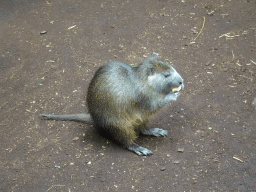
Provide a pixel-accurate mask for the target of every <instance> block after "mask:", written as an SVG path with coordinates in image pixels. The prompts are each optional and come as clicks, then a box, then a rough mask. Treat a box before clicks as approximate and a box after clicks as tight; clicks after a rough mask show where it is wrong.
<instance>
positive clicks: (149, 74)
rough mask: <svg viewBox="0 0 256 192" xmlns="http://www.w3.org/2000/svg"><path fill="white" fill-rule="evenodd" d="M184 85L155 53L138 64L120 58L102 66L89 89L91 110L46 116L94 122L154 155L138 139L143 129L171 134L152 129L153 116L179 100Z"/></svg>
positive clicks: (120, 140) (138, 151)
mask: <svg viewBox="0 0 256 192" xmlns="http://www.w3.org/2000/svg"><path fill="white" fill-rule="evenodd" d="M182 89H184V83H183V79H182V77H181V76H180V75H179V74H178V73H177V71H176V70H175V69H174V68H173V67H172V66H171V65H170V64H169V63H168V62H166V61H162V60H160V58H159V56H158V54H157V53H153V54H152V56H149V57H148V58H146V59H145V60H144V61H143V62H141V63H140V64H139V65H138V66H136V67H131V66H129V65H127V64H124V63H121V62H118V61H114V62H109V63H108V64H106V65H105V66H102V67H100V68H99V69H98V70H97V71H96V73H95V75H94V77H93V79H92V80H91V82H90V84H89V88H88V92H87V98H86V102H87V107H88V111H89V114H74V115H46V114H42V116H44V117H47V118H49V119H55V120H74V121H82V122H87V123H90V124H93V125H94V126H95V127H96V128H98V130H100V131H103V132H104V133H106V134H108V135H109V136H110V137H111V138H112V140H114V141H115V142H117V143H118V144H120V145H121V146H123V147H125V148H126V149H128V150H130V151H132V152H135V153H136V154H137V155H152V154H153V153H152V152H151V151H150V150H148V149H147V148H145V147H142V146H139V145H138V144H136V143H135V140H136V139H137V136H138V134H139V133H141V134H145V135H153V136H167V135H168V131H167V130H163V129H160V128H151V129H148V124H149V118H150V116H152V115H153V114H154V113H156V112H157V111H158V110H159V109H160V108H162V107H163V106H164V105H166V104H168V103H170V102H171V101H175V100H176V99H177V98H178V97H179V95H180V92H179V90H182Z"/></svg>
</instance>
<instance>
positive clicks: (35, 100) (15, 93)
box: [0, 0, 256, 192]
mask: <svg viewBox="0 0 256 192" xmlns="http://www.w3.org/2000/svg"><path fill="white" fill-rule="evenodd" d="M255 10H256V1H254V0H212V1H210V0H191V1H190V0H175V1H172V0H169V1H168V0H155V1H153V0H152V1H150V0H148V1H147V0H140V1H134V0H125V1H119V0H112V1H110V0H107V1H100V0H85V1H83V0H61V1H57V0H48V1H39V0H23V1H20V0H1V1H0V26H1V27H0V53H1V55H0V116H1V120H0V128H1V134H0V191H1V192H5V191H15V192H16V191H22V192H25V191H26V192H32V191H38V192H41V191H42V192H47V191H49V192H53V191H63V192H65V191H72V192H73V191H74V192H80V191H90V192H91V191H140V192H143V191H150V192H152V191H186V192H188V191H256V148H255V145H256V126H255V119H256V117H255V116H256V110H255V108H254V106H255V105H256V104H255V105H254V104H253V100H254V99H255V98H256V84H255V83H256V75H255V72H256V12H255ZM42 31H46V32H47V33H46V34H41V35H40V32H42ZM153 52H157V53H159V54H160V56H162V57H163V59H167V60H168V61H170V62H172V64H173V66H174V67H175V68H176V70H177V71H178V72H179V73H180V74H181V75H182V76H183V78H184V82H185V90H184V91H182V95H181V96H180V98H179V99H178V100H177V101H176V102H173V103H171V104H170V105H168V106H166V107H164V108H163V110H161V111H160V112H159V113H158V114H157V115H156V116H155V117H154V119H153V120H152V123H151V126H152V127H162V128H165V129H167V130H169V136H168V137H162V138H155V137H140V138H139V139H138V141H137V142H138V144H140V145H142V146H144V147H147V148H148V149H150V150H152V151H153V153H154V155H153V156H149V157H139V156H137V155H136V154H134V153H131V152H129V151H127V150H125V149H123V148H121V147H119V146H118V145H116V144H114V143H112V142H111V141H108V140H107V139H105V138H103V137H101V136H100V135H98V134H97V132H96V131H95V129H94V128H93V127H92V126H89V125H86V124H82V123H78V122H63V121H46V120H42V119H41V118H40V114H41V113H50V114H70V113H86V112H87V108H86V105H85V96H86V92H87V87H88V84H89V82H90V80H91V78H92V76H93V74H94V72H95V71H96V70H97V68H98V67H99V66H101V65H104V63H105V62H107V61H110V60H119V61H122V62H125V63H127V64H135V63H139V62H141V61H142V60H143V59H144V58H145V57H147V56H149V55H151V54H152V53H153ZM254 103H256V101H254Z"/></svg>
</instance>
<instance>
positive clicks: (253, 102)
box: [252, 98, 256, 109]
mask: <svg viewBox="0 0 256 192" xmlns="http://www.w3.org/2000/svg"><path fill="white" fill-rule="evenodd" d="M252 106H253V107H254V108H255V109H256V98H255V99H254V100H253V101H252Z"/></svg>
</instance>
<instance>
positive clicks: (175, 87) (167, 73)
mask: <svg viewBox="0 0 256 192" xmlns="http://www.w3.org/2000/svg"><path fill="white" fill-rule="evenodd" d="M143 63H144V64H146V65H147V67H146V70H147V75H148V76H147V82H148V84H149V85H150V86H151V87H152V88H153V89H154V90H156V91H157V92H159V93H162V94H165V95H167V94H169V93H171V92H172V93H177V92H179V91H180V90H182V89H184V83H183V79H182V77H181V76H180V74H179V73H178V72H177V71H176V70H175V69H174V68H173V67H172V66H171V65H170V64H169V63H168V62H166V61H162V60H160V59H159V56H158V54H156V53H153V55H152V56H150V57H148V58H147V59H146V60H145V61H144V62H143Z"/></svg>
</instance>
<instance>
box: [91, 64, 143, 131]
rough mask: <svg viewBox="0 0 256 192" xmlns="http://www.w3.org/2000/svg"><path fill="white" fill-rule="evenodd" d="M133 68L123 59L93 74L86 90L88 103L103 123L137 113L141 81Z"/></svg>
mask: <svg viewBox="0 0 256 192" xmlns="http://www.w3.org/2000/svg"><path fill="white" fill-rule="evenodd" d="M136 81H137V77H136V76H135V74H134V71H133V70H132V68H131V67H130V66H128V65H126V64H124V63H121V62H111V63H109V64H107V65H105V66H103V67H101V68H100V69H99V70H98V71H97V72H96V73H95V75H94V78H93V79H92V81H91V83H90V85H89V88H88V93H87V106H88V109H89V113H90V114H91V115H92V118H93V119H94V121H95V122H96V123H97V124H98V125H100V126H106V124H111V123H114V124H116V123H117V122H121V121H122V118H128V117H127V116H129V115H131V113H134V110H135V108H136V107H135V104H136V102H135V100H136V95H137V94H138V93H136V92H138V89H137V88H138V86H139V85H138V81H137V82H136Z"/></svg>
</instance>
